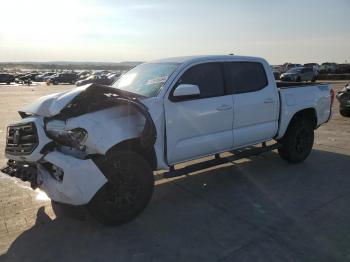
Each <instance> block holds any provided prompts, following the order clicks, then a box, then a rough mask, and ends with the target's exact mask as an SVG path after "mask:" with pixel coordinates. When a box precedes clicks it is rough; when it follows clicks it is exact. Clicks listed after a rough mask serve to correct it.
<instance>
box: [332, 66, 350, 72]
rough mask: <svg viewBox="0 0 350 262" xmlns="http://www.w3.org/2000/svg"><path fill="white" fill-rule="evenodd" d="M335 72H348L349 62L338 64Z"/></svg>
mask: <svg viewBox="0 0 350 262" xmlns="http://www.w3.org/2000/svg"><path fill="white" fill-rule="evenodd" d="M335 73H337V74H350V64H338V65H337V68H336V70H335Z"/></svg>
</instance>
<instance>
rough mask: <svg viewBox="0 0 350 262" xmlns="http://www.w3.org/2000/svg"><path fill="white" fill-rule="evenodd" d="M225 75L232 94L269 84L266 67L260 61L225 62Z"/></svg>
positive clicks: (259, 88) (261, 87)
mask: <svg viewBox="0 0 350 262" xmlns="http://www.w3.org/2000/svg"><path fill="white" fill-rule="evenodd" d="M225 77H226V83H227V87H228V90H229V91H230V93H232V94H239V93H247V92H254V91H258V90H261V89H263V88H264V87H266V86H267V85H268V81H267V77H266V73H265V69H264V67H263V65H262V64H261V63H258V62H228V63H225Z"/></svg>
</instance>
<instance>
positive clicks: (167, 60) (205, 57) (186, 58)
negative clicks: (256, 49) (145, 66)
mask: <svg viewBox="0 0 350 262" xmlns="http://www.w3.org/2000/svg"><path fill="white" fill-rule="evenodd" d="M210 60H232V61H234V60H241V61H242V60H243V61H265V60H264V59H263V58H260V57H252V56H236V55H198V56H179V57H170V58H164V59H158V60H153V61H150V63H179V64H183V63H195V62H201V61H210Z"/></svg>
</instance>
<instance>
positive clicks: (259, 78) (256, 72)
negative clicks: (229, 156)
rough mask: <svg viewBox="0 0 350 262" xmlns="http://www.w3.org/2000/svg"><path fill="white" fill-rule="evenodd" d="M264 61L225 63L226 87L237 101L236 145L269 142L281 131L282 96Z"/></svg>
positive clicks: (234, 136)
mask: <svg viewBox="0 0 350 262" xmlns="http://www.w3.org/2000/svg"><path fill="white" fill-rule="evenodd" d="M267 67H268V65H266V68H265V67H264V65H263V64H262V63H260V62H227V63H225V76H226V84H227V87H228V89H229V90H230V92H231V93H232V98H233V146H234V148H238V147H242V146H247V145H251V144H255V143H259V142H262V141H265V140H268V139H270V138H272V137H274V136H275V134H276V132H277V129H278V114H279V96H278V91H277V88H276V85H275V83H274V82H273V83H269V82H268V78H267V76H266V71H265V70H268V68H267Z"/></svg>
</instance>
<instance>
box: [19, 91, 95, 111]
mask: <svg viewBox="0 0 350 262" xmlns="http://www.w3.org/2000/svg"><path fill="white" fill-rule="evenodd" d="M90 86H91V84H88V85H84V86H80V87H77V88H74V89H72V90H70V91H66V92H61V93H55V94H51V95H47V96H43V97H40V98H39V99H38V100H36V101H35V102H34V103H32V104H30V105H28V106H26V107H24V108H23V109H21V110H19V111H20V112H24V113H27V114H33V115H39V116H47V117H48V116H54V115H57V114H59V113H60V112H61V110H62V109H63V108H64V107H66V106H67V105H68V104H69V102H71V101H72V100H73V99H74V98H75V97H76V96H78V95H79V94H80V93H82V92H83V91H85V90H86V89H87V88H88V87H90Z"/></svg>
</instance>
